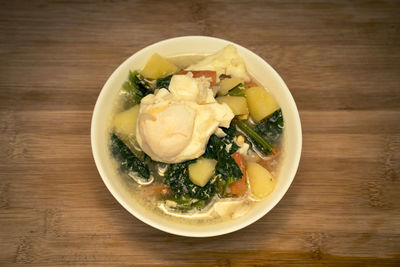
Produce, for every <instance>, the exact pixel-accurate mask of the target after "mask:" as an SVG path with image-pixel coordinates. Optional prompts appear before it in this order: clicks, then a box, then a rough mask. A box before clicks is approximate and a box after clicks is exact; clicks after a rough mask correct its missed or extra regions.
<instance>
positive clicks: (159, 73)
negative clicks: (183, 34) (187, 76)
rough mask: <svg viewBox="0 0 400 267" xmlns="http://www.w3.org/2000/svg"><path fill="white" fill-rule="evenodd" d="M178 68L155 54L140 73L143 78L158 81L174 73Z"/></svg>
mask: <svg viewBox="0 0 400 267" xmlns="http://www.w3.org/2000/svg"><path fill="white" fill-rule="evenodd" d="M178 70H179V68H178V67H177V66H176V65H175V64H173V63H172V62H170V61H169V60H168V59H166V58H164V57H162V56H160V55H159V54H157V53H155V54H153V55H152V56H151V58H150V59H149V60H148V61H147V63H146V66H144V68H143V70H142V71H141V72H140V73H141V74H142V75H143V76H144V77H146V78H149V79H158V78H161V77H165V76H168V75H170V74H172V73H175V72H177V71H178Z"/></svg>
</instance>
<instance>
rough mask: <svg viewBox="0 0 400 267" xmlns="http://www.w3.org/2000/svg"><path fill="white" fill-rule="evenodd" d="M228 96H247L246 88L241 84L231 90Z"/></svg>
mask: <svg viewBox="0 0 400 267" xmlns="http://www.w3.org/2000/svg"><path fill="white" fill-rule="evenodd" d="M228 95H231V96H245V95H246V87H245V86H244V85H243V84H242V83H239V84H238V85H236V86H235V87H233V88H232V89H231V90H229V92H228Z"/></svg>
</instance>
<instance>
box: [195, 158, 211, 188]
mask: <svg viewBox="0 0 400 267" xmlns="http://www.w3.org/2000/svg"><path fill="white" fill-rule="evenodd" d="M216 164H217V161H216V160H214V159H206V158H199V159H198V160H196V162H195V163H192V164H190V165H189V179H190V181H192V183H194V184H195V185H198V186H201V187H203V186H205V185H206V184H207V183H208V181H209V180H210V178H211V177H212V176H213V174H214V170H215V165H216Z"/></svg>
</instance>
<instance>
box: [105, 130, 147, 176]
mask: <svg viewBox="0 0 400 267" xmlns="http://www.w3.org/2000/svg"><path fill="white" fill-rule="evenodd" d="M111 152H112V153H113V155H114V157H115V158H116V159H117V160H119V161H120V162H121V168H122V169H123V170H125V171H128V172H133V173H134V174H136V175H138V176H140V177H141V178H144V179H146V180H148V179H149V178H150V171H149V167H148V166H147V165H146V164H145V163H144V162H143V161H141V160H140V159H139V158H138V157H136V155H135V154H133V152H132V151H131V150H130V149H129V147H128V146H127V145H125V144H124V142H123V141H122V140H121V139H119V138H118V136H117V135H115V134H112V135H111Z"/></svg>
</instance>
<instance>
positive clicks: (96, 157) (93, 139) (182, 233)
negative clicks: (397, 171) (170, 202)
mask: <svg viewBox="0 0 400 267" xmlns="http://www.w3.org/2000/svg"><path fill="white" fill-rule="evenodd" d="M185 39H202V40H204V39H209V40H211V41H212V40H214V41H218V42H221V41H222V42H225V43H226V44H233V45H234V46H236V47H240V49H243V50H245V51H246V52H247V53H250V54H251V55H252V56H253V57H255V58H256V60H257V61H260V62H262V64H263V65H265V66H266V68H268V69H269V70H270V71H271V72H272V73H273V75H274V76H275V78H276V79H277V80H278V82H279V84H280V86H282V87H283V88H284V89H285V94H286V98H287V100H288V102H289V105H290V106H291V107H293V109H294V112H293V114H292V115H294V117H293V122H292V123H293V126H294V127H293V128H294V129H295V130H296V135H295V136H296V142H297V144H298V149H297V150H296V151H295V155H294V164H293V166H295V167H293V168H292V169H291V170H290V173H289V175H288V177H286V179H288V181H287V183H286V186H285V187H284V188H283V189H282V190H281V191H280V193H279V195H278V197H276V198H274V199H273V200H272V201H271V202H270V204H269V206H268V207H266V208H265V210H264V211H263V212H259V213H258V214H257V216H254V217H251V218H249V219H248V220H246V223H245V224H235V225H234V226H232V227H230V228H229V229H219V230H216V231H214V232H190V231H185V230H180V229H176V228H172V227H166V226H165V225H163V224H160V223H158V222H157V221H154V220H151V219H149V218H147V217H146V216H145V215H143V214H141V213H139V212H136V211H135V210H134V209H132V208H131V207H130V205H129V204H128V203H127V202H126V201H124V200H123V199H122V198H121V197H120V196H119V193H118V192H117V191H116V189H115V188H114V187H113V185H112V184H111V182H109V180H108V178H106V176H107V175H106V171H105V170H104V168H103V166H102V164H101V163H100V162H101V159H100V153H99V148H98V147H97V145H96V144H97V143H98V138H100V137H99V136H97V135H96V134H95V130H94V129H96V125H97V122H98V121H99V112H100V106H101V104H102V102H103V101H105V100H104V99H105V96H106V88H108V87H110V85H111V84H112V82H113V80H114V79H115V77H116V75H117V74H118V73H119V72H120V70H121V69H122V68H123V66H125V65H126V64H127V63H128V62H129V61H130V60H131V58H133V57H135V56H136V55H138V54H140V53H143V52H145V51H147V50H151V49H152V48H153V47H155V46H159V45H162V44H164V43H167V42H174V41H180V40H185ZM90 131H91V147H92V155H93V158H94V161H95V165H96V168H97V170H98V172H99V174H100V177H101V178H102V180H103V182H104V184H105V185H106V187H107V189H108V190H109V191H110V193H111V194H112V195H113V197H114V198H115V199H116V200H117V201H118V203H119V204H120V205H122V206H123V207H124V208H125V209H126V210H127V211H128V212H129V213H131V214H132V215H133V216H135V217H136V218H137V219H139V220H140V221H142V222H144V223H146V224H148V225H149V226H152V227H154V228H157V229H159V230H161V231H164V232H167V233H170V234H174V235H179V236H186V237H212V236H219V235H224V234H228V233H232V232H235V231H237V230H240V229H242V228H245V227H247V226H249V225H251V224H253V223H254V222H256V221H257V220H259V219H260V218H262V217H263V216H265V215H266V214H267V213H268V212H269V211H270V210H271V209H273V208H274V207H275V206H276V205H277V204H278V202H279V201H281V199H282V198H283V196H284V195H285V194H286V192H287V191H288V189H289V187H290V185H291V184H292V182H293V180H294V177H295V175H296V172H297V170H298V166H299V163H300V157H301V151H302V128H301V122H300V115H299V112H298V109H297V106H296V103H295V101H294V99H293V96H292V94H291V93H290V90H289V88H288V87H287V85H286V83H285V82H284V81H283V79H282V78H281V76H280V75H279V74H278V73H277V71H276V70H275V69H274V68H273V67H272V66H271V65H269V63H268V62H266V61H265V60H264V59H263V58H261V57H260V56H258V55H257V54H255V53H254V52H252V51H251V50H249V49H247V48H245V47H243V46H241V45H239V44H237V43H234V42H231V41H228V40H225V39H221V38H216V37H210V36H201V35H191V36H180V37H174V38H169V39H164V40H161V41H159V42H156V43H153V44H150V45H148V46H145V47H144V48H142V49H140V50H138V51H136V52H135V53H133V54H132V55H131V56H129V57H128V58H126V59H125V60H124V61H123V62H122V63H121V64H120V65H119V66H118V67H117V68H116V69H115V70H114V71H113V72H112V74H111V75H110V76H109V77H108V79H107V81H106V83H105V84H104V85H103V87H102V89H101V91H100V94H99V96H98V98H97V100H96V104H95V106H94V110H93V113H92V120H91V129H90Z"/></svg>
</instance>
